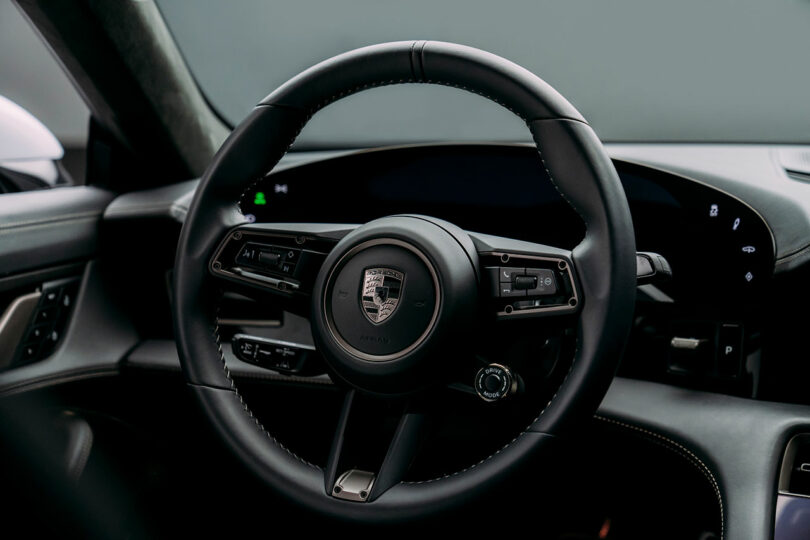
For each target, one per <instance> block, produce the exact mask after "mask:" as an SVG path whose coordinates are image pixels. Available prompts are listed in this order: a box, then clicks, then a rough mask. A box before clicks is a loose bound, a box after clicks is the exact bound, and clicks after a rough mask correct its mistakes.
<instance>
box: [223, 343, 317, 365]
mask: <svg viewBox="0 0 810 540" xmlns="http://www.w3.org/2000/svg"><path fill="white" fill-rule="evenodd" d="M231 347H232V348H233V353H234V354H235V355H236V357H237V358H239V359H240V360H242V361H243V362H248V363H250V364H254V365H257V366H259V367H263V368H266V369H272V370H274V371H278V372H280V373H285V374H287V375H303V374H308V373H309V371H308V369H307V368H308V367H312V366H311V364H312V363H313V362H312V361H311V359H310V358H309V357H310V356H312V355H314V354H315V347H313V346H311V345H302V344H300V343H290V342H287V341H279V340H275V339H267V338H262V337H257V336H248V335H245V334H235V335H234V336H233V338H232V339H231ZM310 371H311V370H310Z"/></svg>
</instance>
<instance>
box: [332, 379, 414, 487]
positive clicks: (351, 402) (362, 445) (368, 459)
mask: <svg viewBox="0 0 810 540" xmlns="http://www.w3.org/2000/svg"><path fill="white" fill-rule="evenodd" d="M379 405H381V403H380V402H379V400H377V399H375V398H372V397H368V396H365V395H361V394H359V393H358V392H357V391H355V390H349V391H348V392H347V393H346V396H345V398H344V402H343V408H342V410H341V414H340V419H339V420H338V425H337V428H336V430H335V436H334V438H333V440H332V449H331V451H330V453H329V460H328V463H327V466H326V470H325V474H324V480H325V490H326V493H327V495H329V496H332V497H335V498H337V499H342V500H348V501H354V502H371V501H374V500H376V499H378V498H379V497H380V496H381V495H383V494H384V493H385V492H386V491H388V490H389V489H391V488H392V487H394V486H396V485H397V484H399V483H400V482H401V481H402V480H403V478H404V477H405V475H406V474H407V473H408V471H409V470H410V467H411V464H412V463H413V461H414V458H415V457H416V455H417V453H418V452H419V449H420V448H421V445H422V442H423V441H424V438H425V436H426V434H427V428H428V421H429V415H428V414H426V413H424V412H422V411H417V410H414V408H413V404H412V403H411V404H407V405H405V406H404V407H398V405H397V404H393V405H388V406H384V407H381V406H379ZM392 407H393V409H394V410H391V408H392ZM392 419H395V420H396V426H395V427H394V428H393V433H391V429H390V427H389V429H386V424H388V425H389V426H393V424H392V422H391V420H392ZM371 431H374V432H375V433H371ZM372 439H376V440H373V441H372ZM369 469H371V470H369Z"/></svg>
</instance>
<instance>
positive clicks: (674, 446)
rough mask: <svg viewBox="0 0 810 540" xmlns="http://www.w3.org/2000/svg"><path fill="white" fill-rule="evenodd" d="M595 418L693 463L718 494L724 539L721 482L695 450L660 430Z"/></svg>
mask: <svg viewBox="0 0 810 540" xmlns="http://www.w3.org/2000/svg"><path fill="white" fill-rule="evenodd" d="M594 418H596V419H597V420H601V421H602V422H606V423H608V424H614V425H616V426H619V427H622V428H625V429H629V430H632V431H635V432H637V433H640V434H641V435H643V436H644V437H645V438H646V439H648V440H649V441H650V442H652V443H655V444H658V445H659V446H661V447H663V448H666V449H667V450H670V451H672V452H675V453H676V454H678V455H679V456H681V457H682V458H684V459H685V460H686V461H688V462H689V463H691V464H692V465H693V466H694V467H695V468H697V469H698V470H699V471H700V472H701V473H702V474H703V476H704V477H705V478H706V479H707V480H708V481H709V483H710V484H711V486H712V489H713V490H714V494H715V495H716V496H717V503H718V505H719V507H720V540H723V537H724V533H725V514H724V506H723V495H722V492H721V491H720V484H719V483H718V482H717V479H716V478H715V476H714V473H712V470H711V469H710V468H709V466H708V465H706V464H705V463H704V462H703V461H702V460H701V459H700V458H699V457H697V455H695V453H694V452H692V451H691V450H689V449H688V448H686V447H685V446H684V445H682V444H680V443H678V442H676V441H674V440H672V439H670V438H669V437H666V436H665V435H662V434H660V433H658V432H655V431H652V430H650V429H647V428H643V427H640V426H636V425H634V424H628V423H626V422H622V421H621V420H615V419H613V418H608V417H606V416H601V415H598V414H596V415H594Z"/></svg>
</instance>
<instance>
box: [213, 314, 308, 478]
mask: <svg viewBox="0 0 810 540" xmlns="http://www.w3.org/2000/svg"><path fill="white" fill-rule="evenodd" d="M216 315H217V319H218V317H219V307H217V314H216ZM214 339H215V340H216V343H217V350H218V351H219V358H220V359H221V360H222V369H223V371H225V377H226V378H227V379H228V382H230V383H231V390H232V391H233V393H234V394H236V397H238V398H239V403H241V404H242V408H243V410H244V411H245V413H247V415H248V416H249V417H250V418H251V419H252V420H253V422H254V423H255V424H256V427H258V428H259V430H260V431H261V432H262V433H264V434H265V435H266V436H267V438H268V439H270V440H271V441H273V442H274V443H275V444H276V445H278V447H279V448H281V449H282V450H284V451H285V452H287V453H288V454H289V455H290V456H292V457H294V458H295V459H297V460H298V461H300V462H301V463H303V464H304V465H308V466H309V467H312V468H313V469H316V470H318V471H320V470H321V468H320V467H318V466H317V465H315V464H313V463H310V462H309V461H307V460H305V459H304V458H302V457H301V456H299V455H298V454H296V453H294V452H293V451H292V450H290V449H289V448H287V447H286V446H284V445H283V444H281V442H280V441H279V440H278V439H276V438H275V437H274V436H273V435H271V434H270V433H269V432H268V431H267V430H266V429H265V427H264V424H262V423H261V421H260V420H259V419H258V418H257V417H256V415H254V414H253V411H252V410H251V409H250V407H248V405H247V403H246V402H245V400H244V398H243V397H242V394H240V393H239V390H238V389H237V388H236V383H235V382H234V380H233V378H232V377H231V370H230V369H228V364H226V363H225V354H224V353H223V352H222V342H221V340H220V338H219V324H217V323H215V324H214Z"/></svg>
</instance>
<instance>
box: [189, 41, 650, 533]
mask: <svg viewBox="0 0 810 540" xmlns="http://www.w3.org/2000/svg"><path fill="white" fill-rule="evenodd" d="M407 82H424V83H432V84H443V85H448V86H455V87H459V88H463V89H466V90H468V91H472V92H476V93H479V94H481V95H484V96H486V97H488V98H489V99H491V100H493V101H495V102H497V103H500V104H501V105H503V106H504V107H506V108H507V109H509V110H511V111H512V112H514V113H515V114H517V115H519V116H520V117H521V118H523V119H524V120H525V121H526V122H527V124H528V126H529V128H530V129H531V131H532V133H533V135H534V137H535V141H536V142H537V145H538V150H539V151H540V153H541V157H542V158H543V161H544V163H545V166H546V167H547V170H548V172H549V176H550V177H551V178H552V180H553V181H554V182H555V185H556V186H557V187H558V189H559V190H560V191H561V193H562V194H563V196H564V197H566V199H567V200H568V201H569V202H570V203H571V205H572V206H573V207H574V208H575V209H576V210H577V211H578V212H579V213H580V215H582V216H583V218H584V220H585V221H586V223H587V225H588V233H587V235H586V238H585V240H584V241H583V242H582V244H580V246H578V247H577V248H576V249H575V250H574V252H573V257H574V261H575V266H576V269H577V271H578V273H579V279H580V282H581V283H582V284H583V288H584V293H585V294H584V304H583V305H582V312H581V323H580V339H579V346H578V348H577V353H576V359H575V361H574V362H573V364H572V367H571V370H570V372H569V374H568V376H567V377H566V379H565V381H564V382H563V384H562V386H561V387H560V388H559V390H558V391H557V392H556V393H555V394H554V397H553V398H552V399H551V401H550V402H549V404H548V405H547V407H546V408H545V409H544V410H543V411H542V412H541V413H540V415H539V416H538V418H537V421H536V422H535V423H534V424H533V425H532V426H530V427H529V428H528V429H527V430H526V431H525V432H524V433H522V434H521V435H519V436H518V437H517V438H516V439H515V440H514V441H513V442H512V443H511V444H510V445H508V446H507V447H505V448H504V449H502V450H501V451H500V452H498V453H496V454H495V455H493V456H491V457H490V458H488V459H487V460H484V461H483V462H482V463H480V464H478V465H476V466H473V467H470V468H468V469H466V470H465V471H463V472H462V473H458V474H454V475H451V476H448V477H446V478H442V479H439V480H436V481H434V482H431V483H430V484H429V486H428V487H427V488H425V485H424V484H400V485H398V486H395V487H394V488H392V489H391V490H389V491H388V492H386V493H384V494H383V495H382V496H381V497H380V498H378V499H376V500H375V501H374V502H371V503H365V504H356V503H349V502H345V501H341V500H338V499H333V498H331V497H328V496H326V494H325V493H324V487H323V486H324V484H323V479H322V478H323V477H322V473H321V472H320V471H319V470H317V469H316V468H313V467H312V466H311V465H308V464H305V463H302V462H301V460H300V459H298V458H297V457H296V456H294V455H293V454H291V453H290V452H289V451H288V450H286V449H285V448H284V447H283V446H282V445H281V444H280V443H278V442H277V441H275V439H273V438H272V437H271V436H269V435H268V434H267V433H266V432H265V431H264V429H263V428H262V426H261V423H260V422H258V421H257V420H256V419H255V418H253V417H252V415H251V414H250V411H249V409H248V408H247V405H246V404H245V403H244V402H243V401H242V399H241V398H240V397H239V395H238V393H237V392H236V389H235V386H234V385H233V382H232V380H231V378H230V376H229V374H228V372H227V370H226V369H225V366H224V358H223V357H222V355H221V354H220V353H219V346H220V345H219V343H218V337H217V336H216V334H215V332H212V330H213V329H214V324H213V321H214V316H215V310H216V299H215V295H214V294H213V291H214V290H215V289H216V284H215V283H214V281H213V278H212V277H211V276H210V275H209V274H208V272H207V265H208V261H209V258H210V256H211V254H212V252H213V250H214V249H215V247H216V245H217V243H218V242H219V240H220V239H221V238H222V237H223V235H224V234H225V232H226V231H227V230H228V229H229V228H230V227H232V226H234V225H236V224H238V223H240V222H242V221H243V218H242V216H241V215H240V214H239V212H238V211H237V208H236V206H235V201H237V200H238V199H239V195H240V194H241V192H242V191H243V190H244V189H245V188H247V187H248V185H249V183H250V182H251V181H255V180H256V179H258V178H260V177H261V176H263V175H264V174H266V173H267V172H269V171H270V170H271V169H272V167H273V166H274V165H275V164H276V163H277V162H278V160H279V159H280V158H281V156H282V155H283V153H284V152H285V151H286V149H287V148H288V147H289V145H290V144H292V142H293V140H294V139H295V137H296V136H297V134H298V133H299V132H300V130H301V128H302V127H303V126H304V124H305V123H306V121H307V120H308V119H309V118H310V117H311V116H312V115H313V114H314V113H315V112H317V110H319V109H320V108H322V107H324V106H325V105H327V104H328V103H331V102H333V101H335V100H337V99H340V98H341V97H344V96H347V95H350V94H353V93H355V92H358V91H361V90H363V89H366V88H371V87H375V86H383V85H388V84H398V83H407ZM634 295H635V241H634V235H633V226H632V221H631V217H630V213H629V209H628V206H627V202H626V198H625V196H624V192H623V190H622V187H621V184H620V182H619V179H618V176H617V174H616V171H615V169H614V168H613V166H612V163H611V161H610V159H609V158H608V156H607V155H606V153H605V150H604V148H603V147H602V145H601V143H600V141H599V140H598V138H597V137H596V135H595V134H594V133H593V131H592V130H591V128H590V127H589V126H588V125H587V124H586V123H585V121H584V120H583V119H582V117H581V116H580V115H579V113H578V112H577V111H576V110H575V109H574V108H573V106H571V104H570V103H568V102H567V101H566V100H565V99H564V98H563V97H562V96H560V94H558V93H557V92H556V91H554V90H553V89H552V88H551V87H550V86H548V85H547V84H546V83H545V82H543V81H542V80H541V79H539V78H538V77H536V76H535V75H533V74H531V73H530V72H528V71H526V70H525V69H523V68H521V67H519V66H517V65H515V64H513V63H511V62H508V61H506V60H504V59H502V58H499V57H497V56H494V55H492V54H489V53H485V52H483V51H479V50H477V49H472V48H469V47H463V46H460V45H453V44H448V43H439V42H423V41H417V42H398V43H389V44H383V45H377V46H373V47H366V48H363V49H358V50H356V51H352V52H349V53H346V54H344V55H340V56H337V57H335V58H332V59H330V60H327V61H325V62H322V63H321V64H318V65H316V66H314V67H313V68H310V69H309V70H307V71H305V72H303V73H302V74H300V75H298V76H297V77H294V78H293V79H291V80H290V81H289V82H287V83H286V84H284V85H282V86H281V87H280V88H279V89H278V90H276V91H275V92H273V93H272V94H270V95H269V96H268V97H267V98H265V99H264V100H263V101H262V102H261V103H260V104H259V106H257V107H256V109H255V110H254V111H253V113H251V115H250V116H248V118H247V119H246V120H245V121H244V122H243V123H242V124H241V125H240V126H239V127H238V128H237V129H236V130H235V131H234V133H233V134H232V135H231V136H230V137H229V139H228V140H227V141H226V142H225V144H224V145H223V147H222V148H221V149H220V151H219V152H218V153H217V155H216V156H215V158H214V161H213V163H212V164H211V166H210V167H209V169H208V171H207V172H206V174H205V176H204V177H203V179H202V181H201V184H200V187H199V189H198V190H197V193H196V195H195V198H194V200H193V201H192V204H191V207H190V209H189V214H188V217H187V219H186V222H185V225H184V227H183V232H182V234H181V239H180V244H179V246H178V255H177V261H176V265H175V299H174V300H175V301H174V306H173V309H174V315H175V317H174V320H175V332H176V336H177V339H178V347H179V353H180V358H181V361H182V364H183V369H184V372H185V374H186V377H187V379H188V381H189V383H191V384H192V385H193V387H194V391H195V393H196V394H197V396H198V397H199V399H200V401H201V402H202V404H203V406H204V408H205V410H206V411H207V413H208V415H209V417H211V418H212V419H213V421H214V424H215V425H216V427H217V429H218V430H219V431H220V433H221V435H222V436H223V437H224V439H225V440H226V441H228V442H229V444H230V446H231V447H233V448H234V450H235V451H236V453H237V454H238V455H239V456H240V457H241V458H242V460H243V461H244V462H245V463H247V464H248V465H249V466H251V468H252V470H254V471H255V472H256V473H257V474H259V475H260V476H261V477H262V478H264V479H265V480H266V481H267V482H268V483H270V484H272V485H274V486H275V487H276V488H277V489H279V490H281V491H283V492H285V493H286V494H287V495H289V496H290V497H291V498H292V499H295V500H297V501H299V502H301V503H302V504H305V505H307V506H309V507H311V508H314V509H318V510H320V511H322V512H324V513H326V514H331V515H334V516H339V517H344V518H358V519H360V518H362V519H365V520H369V521H391V520H397V519H408V518H410V517H416V516H420V515H424V514H427V513H431V512H436V511H439V510H441V509H443V508H448V507H449V506H452V505H456V504H459V503H461V502H463V501H464V500H467V499H468V498H469V497H471V496H473V495H475V494H476V493H480V492H483V491H485V490H486V489H487V488H488V487H489V486H491V485H493V484H494V483H495V482H497V481H500V480H503V479H504V478H505V477H506V476H507V475H508V474H509V473H513V472H514V471H515V470H516V469H517V468H518V467H519V466H521V465H525V464H526V463H527V462H528V457H529V456H531V455H534V454H536V453H537V452H540V451H542V450H547V449H548V448H549V445H548V443H549V442H550V441H551V440H553V439H554V436H553V435H552V434H558V433H564V432H565V431H566V430H569V429H573V428H575V427H576V425H577V424H578V423H579V422H584V421H586V420H587V419H588V418H589V417H590V415H591V414H592V413H593V411H594V410H595V409H596V406H597V404H598V403H599V401H600V400H601V398H602V396H603V395H604V392H605V391H606V390H607V387H608V385H609V383H610V380H611V378H612V376H613V374H614V372H615V369H616V367H617V365H618V361H619V358H620V356H621V352H622V348H623V345H624V342H625V339H626V337H627V335H628V332H629V329H630V322H631V317H632V313H633V306H634ZM257 427H258V428H259V429H257ZM316 477H317V478H316Z"/></svg>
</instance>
